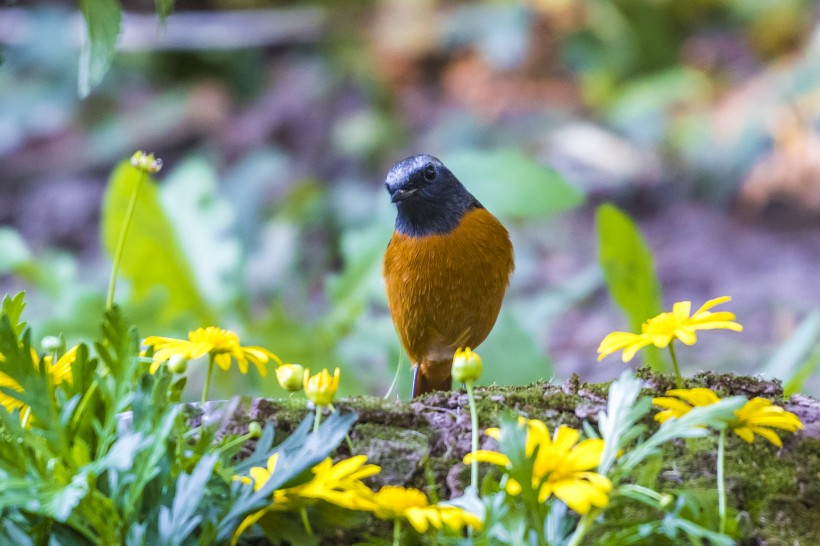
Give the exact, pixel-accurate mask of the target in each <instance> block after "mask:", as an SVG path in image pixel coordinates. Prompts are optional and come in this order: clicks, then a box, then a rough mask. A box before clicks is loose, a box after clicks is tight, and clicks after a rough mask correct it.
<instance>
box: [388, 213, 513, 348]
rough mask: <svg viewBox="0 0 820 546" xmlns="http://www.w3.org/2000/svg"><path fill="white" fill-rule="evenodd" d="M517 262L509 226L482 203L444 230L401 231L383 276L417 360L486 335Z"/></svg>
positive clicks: (405, 340)
mask: <svg viewBox="0 0 820 546" xmlns="http://www.w3.org/2000/svg"><path fill="white" fill-rule="evenodd" d="M513 267H514V264H513V249H512V243H510V238H509V234H508V233H507V230H506V229H505V228H504V226H502V225H501V223H500V222H499V221H498V220H497V219H496V218H495V216H493V215H492V214H490V213H489V212H487V211H486V210H485V209H483V208H477V209H473V210H471V211H469V212H468V213H467V214H465V215H464V218H462V220H461V223H460V224H459V225H458V227H457V228H456V229H454V230H453V231H452V232H450V233H447V234H445V235H429V236H425V237H409V236H407V235H403V234H400V233H397V232H396V233H394V234H393V238H392V239H391V240H390V244H389V245H388V247H387V252H386V253H385V256H384V280H385V284H386V286H387V299H388V304H389V306H390V313H391V315H392V316H393V323H394V324H395V326H396V331H397V332H398V334H399V337H400V338H401V341H402V344H403V345H404V348H405V350H406V351H407V354H408V355H409V357H410V358H411V360H412V361H413V363H414V364H416V363H419V362H420V361H421V360H422V359H424V360H442V359H450V358H452V356H453V353H454V352H455V350H456V349H457V348H458V347H471V348H475V347H477V346H478V345H479V344H480V343H481V342H482V341H484V339H485V338H486V337H487V335H488V334H489V333H490V330H492V328H493V325H494V324H495V320H496V318H497V317H498V311H499V309H500V308H501V300H502V299H503V298H504V292H505V291H506V289H507V285H508V284H509V278H510V273H512V270H513Z"/></svg>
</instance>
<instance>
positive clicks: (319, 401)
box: [304, 368, 339, 406]
mask: <svg viewBox="0 0 820 546" xmlns="http://www.w3.org/2000/svg"><path fill="white" fill-rule="evenodd" d="M304 387H305V394H306V395H307V397H308V400H310V401H311V402H313V403H314V404H316V405H317V406H327V405H330V403H331V402H333V397H334V396H336V389H337V388H338V387H339V368H336V370H335V371H334V372H333V377H331V376H330V373H329V372H328V371H327V368H325V369H324V370H322V371H321V372H319V373H317V374H316V375H314V376H313V377H311V376H310V370H305V376H304Z"/></svg>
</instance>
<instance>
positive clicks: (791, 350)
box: [763, 311, 820, 396]
mask: <svg viewBox="0 0 820 546" xmlns="http://www.w3.org/2000/svg"><path fill="white" fill-rule="evenodd" d="M818 336H820V311H814V312H812V313H809V315H808V316H807V317H806V318H805V319H804V320H803V322H801V323H800V326H799V327H798V328H797V330H795V331H794V333H793V334H792V335H791V336H789V339H787V340H786V342H785V343H783V344H782V345H781V346H780V347H778V348H777V350H776V351H775V352H774V354H772V356H771V357H769V360H768V362H766V365H765V366H764V367H763V372H764V373H765V375H767V376H768V377H776V378H778V379H781V380H783V382H784V384H785V385H786V386H785V387H784V393H785V394H786V396H789V395H790V394H794V393H795V392H797V391H799V390H800V388H801V387H802V386H803V383H804V382H805V381H806V379H807V377H808V374H810V373H811V371H812V370H813V369H814V368H815V367H816V366H817V365H818V362H820V361H819V360H818V358H817V355H813V354H811V353H812V350H813V349H814V348H815V347H816V345H817V338H818ZM807 371H808V372H809V373H808V374H807V373H806V372H807Z"/></svg>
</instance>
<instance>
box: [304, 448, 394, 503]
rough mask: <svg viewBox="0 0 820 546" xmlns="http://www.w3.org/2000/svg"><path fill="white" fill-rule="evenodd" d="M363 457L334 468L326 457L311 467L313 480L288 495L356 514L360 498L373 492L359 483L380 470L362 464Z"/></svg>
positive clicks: (339, 464) (336, 465)
mask: <svg viewBox="0 0 820 546" xmlns="http://www.w3.org/2000/svg"><path fill="white" fill-rule="evenodd" d="M366 462H367V456H366V455H356V456H354V457H350V458H349V459H344V460H342V461H339V462H338V463H336V464H335V465H334V464H333V461H332V460H331V459H330V457H328V458H327V459H325V460H324V461H322V462H321V463H319V464H318V465H316V466H314V467H313V474H314V477H313V479H312V480H310V481H309V482H307V483H305V484H302V485H299V486H297V487H294V488H293V489H291V490H288V491H289V494H290V495H292V496H298V497H299V498H302V499H317V500H323V501H326V502H329V503H331V504H335V505H337V506H341V507H343V508H348V509H350V510H356V508H357V506H358V505H357V500H358V498H359V497H362V496H365V497H369V496H370V495H371V494H372V492H371V491H370V488H369V487H367V486H366V485H365V484H364V483H362V481H361V480H363V479H365V478H369V477H370V476H373V475H374V474H378V473H379V472H381V467H380V466H377V465H374V464H365V463H366Z"/></svg>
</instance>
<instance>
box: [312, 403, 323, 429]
mask: <svg viewBox="0 0 820 546" xmlns="http://www.w3.org/2000/svg"><path fill="white" fill-rule="evenodd" d="M321 422H322V406H316V413H315V414H314V417H313V432H314V434H315V433H317V432H319V425H320V424H321Z"/></svg>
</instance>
